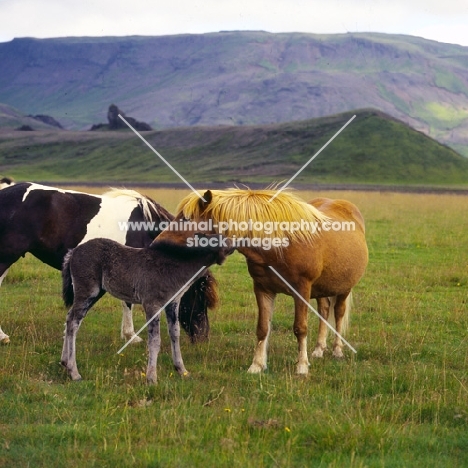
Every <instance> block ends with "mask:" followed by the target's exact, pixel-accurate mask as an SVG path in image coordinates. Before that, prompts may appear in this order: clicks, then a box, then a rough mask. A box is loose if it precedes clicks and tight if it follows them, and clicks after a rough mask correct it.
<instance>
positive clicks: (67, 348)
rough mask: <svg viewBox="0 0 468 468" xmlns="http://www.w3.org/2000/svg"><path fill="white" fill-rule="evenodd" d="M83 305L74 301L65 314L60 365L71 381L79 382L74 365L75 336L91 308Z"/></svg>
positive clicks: (79, 377) (79, 378) (79, 376)
mask: <svg viewBox="0 0 468 468" xmlns="http://www.w3.org/2000/svg"><path fill="white" fill-rule="evenodd" d="M85 304H86V302H83V303H82V304H80V301H75V302H74V304H73V306H72V308H71V309H70V310H69V311H68V314H67V324H66V328H65V336H64V338H63V348H62V357H61V360H60V363H61V364H62V366H64V367H65V368H66V369H67V371H68V374H69V375H70V377H71V379H72V380H81V375H80V373H79V372H78V367H77V365H76V334H77V333H78V329H79V328H80V324H81V321H82V320H83V319H84V317H85V316H86V313H87V312H88V310H89V309H90V307H91V306H90V307H87V305H85Z"/></svg>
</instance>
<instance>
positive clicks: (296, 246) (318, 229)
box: [176, 189, 368, 375]
mask: <svg viewBox="0 0 468 468" xmlns="http://www.w3.org/2000/svg"><path fill="white" fill-rule="evenodd" d="M182 218H184V219H190V220H193V221H205V224H209V223H207V221H210V220H211V225H212V226H213V228H212V229H211V230H212V231H216V232H219V233H222V234H224V235H226V236H228V237H230V238H232V239H234V240H235V246H236V248H237V250H238V251H239V252H240V253H241V254H243V255H244V256H245V258H246V260H247V267H248V271H249V274H250V276H251V277H252V279H253V288H254V293H255V298H256V301H257V306H258V320H257V331H256V332H257V333H256V334H257V345H256V348H255V351H254V357H253V361H252V365H251V366H250V367H249V369H248V372H250V373H260V372H262V371H264V370H266V369H267V346H268V340H269V336H270V331H271V320H272V314H273V307H274V301H275V297H276V295H277V294H280V293H283V294H287V295H289V296H292V297H293V298H294V325H293V331H294V334H295V336H296V338H297V343H298V350H299V355H298V361H297V366H296V373H297V374H301V375H306V374H308V368H309V365H310V363H309V359H308V355H307V309H308V303H309V300H310V299H316V301H317V306H318V312H319V314H320V316H321V317H323V319H324V320H325V321H323V320H320V323H319V331H318V339H317V343H316V346H315V349H314V351H313V353H312V357H316V358H319V357H323V353H324V351H325V349H326V346H327V343H326V338H327V323H326V320H328V319H329V318H330V320H332V317H333V318H334V320H335V325H336V331H337V332H338V333H339V335H338V334H336V336H335V339H334V343H333V356H334V357H336V358H342V357H343V356H344V355H343V351H342V347H343V342H342V339H341V337H340V336H343V335H342V334H343V333H344V331H345V328H346V325H347V323H348V319H349V314H350V308H351V292H352V288H353V287H354V286H355V285H356V284H357V283H358V282H359V280H360V279H361V277H362V276H363V274H364V272H365V269H366V266H367V262H368V249H367V244H366V238H365V225H364V219H363V216H362V214H361V213H360V211H359V210H358V208H357V207H356V206H355V205H353V204H352V203H350V202H349V201H346V200H331V199H328V198H316V199H314V200H312V201H310V202H309V203H306V202H305V201H303V200H302V199H300V198H299V197H297V196H296V195H295V194H293V193H290V192H286V191H282V192H277V191H275V190H271V189H267V190H250V189H246V190H241V189H229V190H212V191H211V190H208V191H206V192H205V193H204V195H203V199H202V198H200V197H198V196H197V195H196V194H191V195H188V196H187V197H185V198H184V199H183V200H182V201H181V202H180V203H179V206H178V208H177V215H176V220H177V219H182ZM338 228H340V229H338Z"/></svg>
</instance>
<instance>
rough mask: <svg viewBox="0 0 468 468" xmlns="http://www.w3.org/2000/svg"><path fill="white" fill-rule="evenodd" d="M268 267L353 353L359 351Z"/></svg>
mask: <svg viewBox="0 0 468 468" xmlns="http://www.w3.org/2000/svg"><path fill="white" fill-rule="evenodd" d="M268 267H269V268H270V269H271V270H272V271H273V273H274V274H275V275H276V276H277V277H278V278H279V279H280V280H282V281H283V283H284V284H285V285H286V286H288V288H289V289H291V291H294V293H295V294H296V296H297V297H298V298H299V299H300V300H301V301H302V302H303V303H304V304H305V305H306V306H307V307H308V308H309V309H310V310H311V311H312V312H313V313H314V314H315V315H316V316H317V317H318V318H319V319H320V320H321V321H322V322H324V323H325V325H326V326H327V327H328V328H329V329H330V330H332V331H333V333H335V335H338V336H339V337H340V338H341V339H342V340H343V342H344V343H345V344H346V346H348V348H349V349H350V350H351V351H353V353H357V351H356V350H355V349H354V348H353V347H352V346H351V345H350V344H349V343H348V342H347V341H346V340H345V339H344V338H343V336H342V335H341V334H340V333H338V332H337V331H336V330H335V329H334V328H333V327H332V326H331V325H330V324H329V323H328V322H327V320H325V319H324V318H323V317H322V316H321V315H320V314H319V313H318V312H317V311H316V310H315V309H314V308H313V307H312V306H311V305H310V304H309V301H306V300H305V299H304V298H303V297H302V296H301V295H300V294H299V293H298V292H297V291H296V290H295V289H294V288H293V287H292V286H291V285H290V284H289V283H288V282H287V281H286V280H285V279H284V278H283V277H282V276H281V275H280V274H279V273H278V272H277V271H276V270H275V269H274V268H273V267H272V266H271V265H268Z"/></svg>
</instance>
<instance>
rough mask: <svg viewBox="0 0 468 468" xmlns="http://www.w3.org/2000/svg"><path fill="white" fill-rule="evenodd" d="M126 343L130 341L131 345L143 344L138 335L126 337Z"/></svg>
mask: <svg viewBox="0 0 468 468" xmlns="http://www.w3.org/2000/svg"><path fill="white" fill-rule="evenodd" d="M124 339H125V340H126V341H129V342H130V344H137V343H141V342H142V341H143V339H142V338H140V337H139V336H137V335H132V336H130V337H125V338H124Z"/></svg>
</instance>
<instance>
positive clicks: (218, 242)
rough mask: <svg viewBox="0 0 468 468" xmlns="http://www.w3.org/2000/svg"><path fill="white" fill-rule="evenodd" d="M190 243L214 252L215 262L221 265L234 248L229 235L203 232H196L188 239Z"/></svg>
mask: <svg viewBox="0 0 468 468" xmlns="http://www.w3.org/2000/svg"><path fill="white" fill-rule="evenodd" d="M190 245H191V246H194V247H198V248H202V249H207V250H209V251H210V252H213V253H215V254H216V260H215V263H217V264H218V265H222V264H223V263H224V262H225V261H226V258H227V257H229V255H231V254H232V253H233V252H234V251H235V250H236V248H235V247H234V243H233V242H232V240H231V239H229V237H226V236H223V235H222V234H204V233H201V232H197V233H195V234H194V236H193V238H192V239H190Z"/></svg>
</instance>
